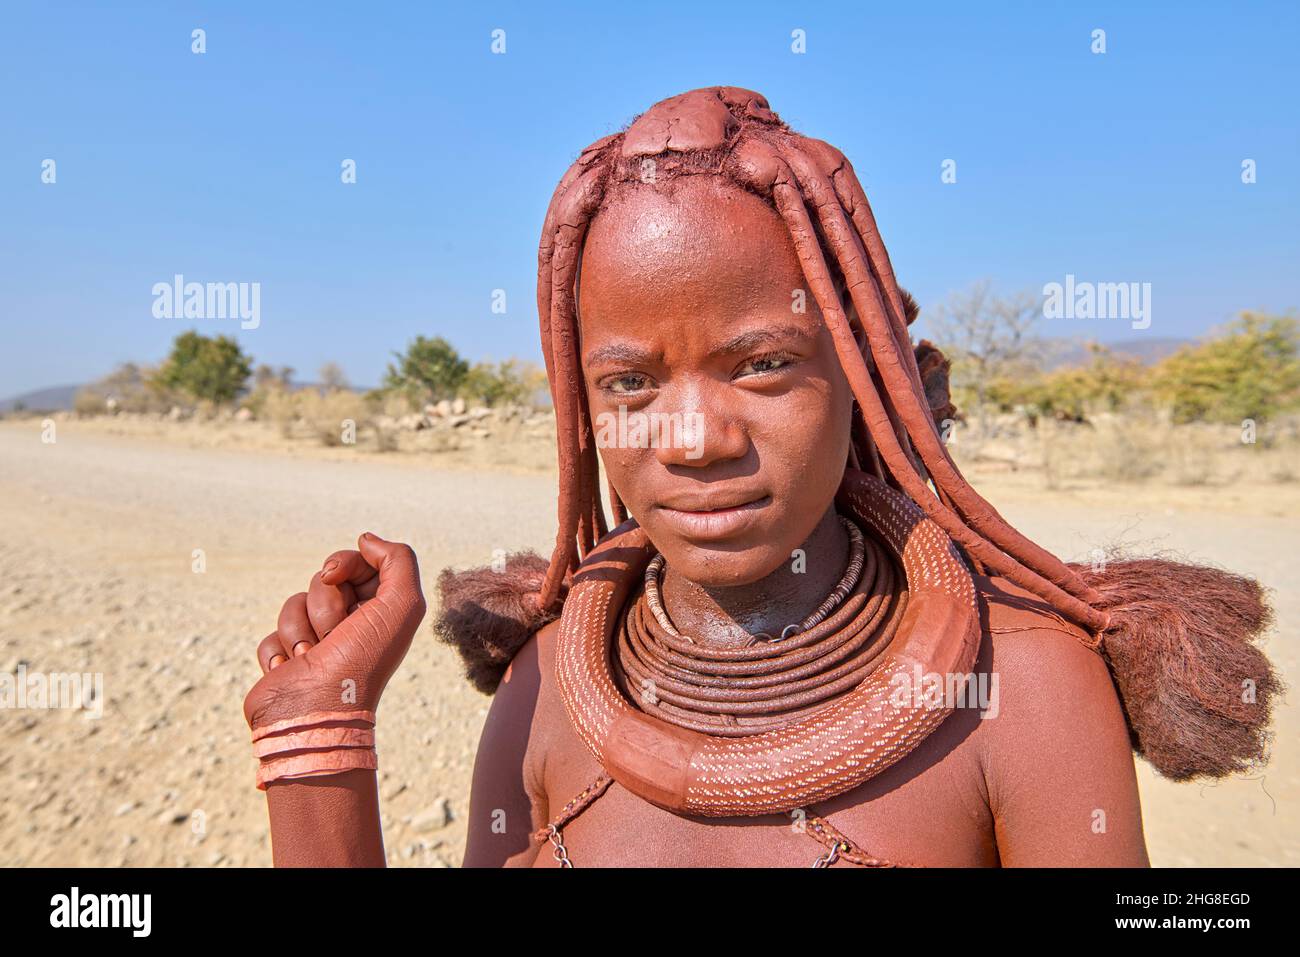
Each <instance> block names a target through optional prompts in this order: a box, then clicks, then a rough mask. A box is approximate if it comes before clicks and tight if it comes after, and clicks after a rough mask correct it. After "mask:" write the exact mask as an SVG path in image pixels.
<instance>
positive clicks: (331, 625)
mask: <svg viewBox="0 0 1300 957" xmlns="http://www.w3.org/2000/svg"><path fill="white" fill-rule="evenodd" d="M321 579H322V573H321V572H317V573H316V574H315V575H313V576H312V579H311V584H310V585H308V586H307V619H308V621H310V622H311V627H312V631H313V632H314V633H315V635H316V639H317V640H318V641H324V639H325V636H326V635H328V634H329V633H330V632H331V631H333V630H334V629H335V628H337V627H338V626H339V625H340V624H342V622H343V619H344V618H346V617H347V616H348V614H349V612H350V609H351V608H352V607H353V606H354V605H355V604H356V603H357V595H356V591H355V590H354V589H353V587H352V586H351V585H350V584H349V583H348V582H346V581H345V582H343V584H341V585H327V584H325V583H324V582H323V581H322V580H321Z"/></svg>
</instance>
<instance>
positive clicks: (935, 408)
mask: <svg viewBox="0 0 1300 957" xmlns="http://www.w3.org/2000/svg"><path fill="white" fill-rule="evenodd" d="M913 351H914V352H915V353H916V365H917V368H918V369H919V370H920V372H921V385H922V386H924V387H925V402H926V405H928V406H929V407H930V414H931V415H932V416H934V421H935V423H936V424H937V425H939V426H940V427H942V426H943V423H944V420H945V419H946V420H950V421H956V420H959V419H961V418H962V416H961V413H959V412H958V411H957V407H956V406H955V405H953V404H952V393H951V391H950V390H949V388H948V370H949V368H950V366H951V365H952V363H950V362H949V361H948V357H947V356H945V355H944V354H943V353H942V352H940V351H939V348H938V347H937V346H936V345H935V344H934V343H933V342H931V341H930V340H928V339H922V340H921V341H920V342H919V343H918V344H917V346H916V348H915V349H914V350H913Z"/></svg>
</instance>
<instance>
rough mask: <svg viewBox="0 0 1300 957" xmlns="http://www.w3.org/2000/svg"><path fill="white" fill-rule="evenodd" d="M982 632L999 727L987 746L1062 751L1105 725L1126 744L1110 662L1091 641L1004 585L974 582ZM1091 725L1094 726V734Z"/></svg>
mask: <svg viewBox="0 0 1300 957" xmlns="http://www.w3.org/2000/svg"><path fill="white" fill-rule="evenodd" d="M975 583H976V589H977V592H978V594H979V604H980V619H981V624H982V626H983V630H984V638H983V649H982V652H981V656H980V659H981V661H980V666H981V667H982V668H984V669H986V670H987V673H988V674H989V676H990V681H991V683H992V685H993V687H995V688H996V689H997V697H998V714H999V720H998V721H992V722H987V727H986V728H985V729H984V730H985V733H986V736H987V740H989V741H992V742H994V743H997V742H1001V743H1002V744H1004V745H1005V744H1007V743H1008V742H1012V741H1014V742H1015V743H1016V746H1017V747H1020V746H1022V745H1024V744H1026V743H1027V742H1031V741H1037V742H1040V743H1041V744H1043V745H1044V746H1057V745H1063V744H1065V743H1066V742H1067V741H1072V740H1074V739H1075V737H1076V735H1077V733H1079V732H1082V733H1084V734H1085V735H1086V734H1100V733H1101V728H1100V727H1099V726H1105V728H1106V729H1108V730H1109V731H1113V732H1114V734H1115V735H1116V736H1117V737H1127V730H1126V723H1125V719H1124V716H1123V711H1122V709H1121V708H1120V705H1119V698H1118V695H1117V692H1116V689H1115V684H1114V681H1113V679H1112V677H1111V673H1110V668H1109V666H1108V665H1107V663H1106V661H1105V659H1103V658H1102V656H1101V655H1100V654H1098V653H1097V651H1095V650H1094V649H1093V648H1092V647H1091V644H1092V642H1091V640H1090V636H1089V634H1088V633H1087V631H1085V630H1084V629H1083V628H1080V627H1079V626H1078V625H1076V624H1075V623H1074V622H1071V621H1069V620H1067V619H1065V618H1063V617H1062V616H1060V615H1059V614H1058V613H1057V612H1055V611H1054V610H1053V609H1052V608H1051V607H1050V606H1048V605H1047V604H1046V603H1045V602H1043V601H1042V600H1041V599H1039V598H1037V597H1036V596H1034V595H1033V594H1031V593H1030V592H1028V591H1026V590H1025V589H1023V588H1021V587H1019V586H1018V585H1015V584H1013V583H1012V582H1010V581H1008V580H1007V579H1005V578H999V577H985V576H978V575H977V576H975ZM1089 726H1090V727H1089Z"/></svg>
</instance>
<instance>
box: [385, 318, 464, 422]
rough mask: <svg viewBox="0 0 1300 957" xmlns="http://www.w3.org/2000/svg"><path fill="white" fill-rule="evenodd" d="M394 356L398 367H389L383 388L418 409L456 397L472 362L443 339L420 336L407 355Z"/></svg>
mask: <svg viewBox="0 0 1300 957" xmlns="http://www.w3.org/2000/svg"><path fill="white" fill-rule="evenodd" d="M393 357H394V358H395V359H397V365H393V364H391V363H390V364H389V366H388V371H387V373H386V374H385V375H384V382H383V388H384V390H385V391H391V392H400V393H402V394H403V395H405V396H406V397H407V399H408V400H409V401H411V402H412V403H414V404H415V405H416V406H417V407H423V406H424V404H425V403H428V402H436V401H438V400H439V399H449V398H451V397H453V396H455V395H456V394H457V393H458V391H459V390H460V388H461V386H462V385H463V384H464V382H465V378H466V377H467V376H468V375H469V363H468V362H466V361H465V360H464V359H462V358H461V357H460V354H459V353H458V352H456V350H455V349H454V348H453V347H452V345H451V343H450V342H448V341H447V340H446V339H444V338H442V337H441V336H436V337H434V338H432V339H426V338H425V337H424V336H416V337H415V340H414V341H413V342H412V343H411V344H410V345H408V346H407V347H406V352H405V353H400V352H395V353H393Z"/></svg>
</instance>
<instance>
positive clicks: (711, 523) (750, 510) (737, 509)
mask: <svg viewBox="0 0 1300 957" xmlns="http://www.w3.org/2000/svg"><path fill="white" fill-rule="evenodd" d="M771 504H772V496H770V495H764V496H763V497H762V498H760V499H756V500H754V501H752V502H746V503H744V504H743V505H732V506H728V507H727V508H718V509H710V510H694V509H693V510H690V511H687V510H685V509H679V508H669V507H668V506H666V505H659V506H657V507H656V511H657V512H658V513H659V517H660V519H661V520H662V521H663V522H665V523H666V524H667V525H669V526H670V527H671V528H672V529H673V530H674V531H676V532H677V533H678V534H679V535H682V536H683V537H685V538H692V539H697V540H702V541H709V540H718V539H725V538H733V537H735V536H736V535H738V534H740V533H741V532H743V531H745V530H746V529H747V528H749V527H750V526H751V525H753V524H754V523H755V522H756V521H757V520H758V516H759V513H760V512H761V511H762V510H763V509H765V508H767V506H769V505H771Z"/></svg>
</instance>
